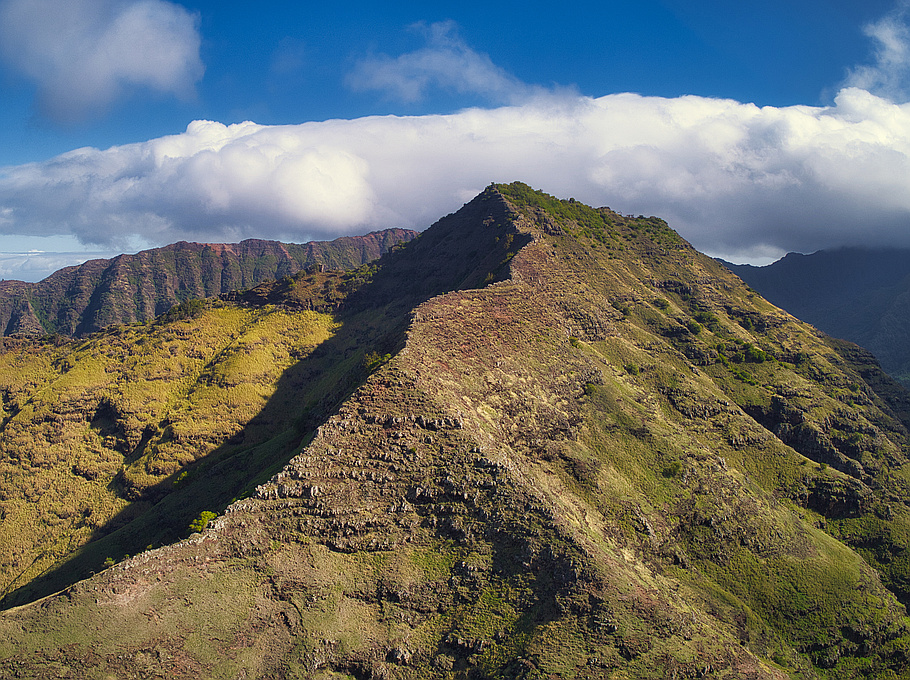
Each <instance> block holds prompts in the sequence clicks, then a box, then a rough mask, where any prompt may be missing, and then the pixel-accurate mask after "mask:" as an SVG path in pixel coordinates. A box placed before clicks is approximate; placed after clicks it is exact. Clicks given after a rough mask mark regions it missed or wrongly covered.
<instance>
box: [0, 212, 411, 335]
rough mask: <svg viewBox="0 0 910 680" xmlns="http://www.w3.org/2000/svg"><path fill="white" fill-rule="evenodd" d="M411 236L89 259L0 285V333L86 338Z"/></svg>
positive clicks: (348, 262) (403, 232) (393, 233)
mask: <svg viewBox="0 0 910 680" xmlns="http://www.w3.org/2000/svg"><path fill="white" fill-rule="evenodd" d="M414 236H416V232H413V231H410V230H407V229H387V230H385V231H378V232H373V233H371V234H367V235H366V236H345V237H342V238H339V239H336V240H334V241H331V242H311V243H305V244H302V245H300V244H293V243H279V242H277V241H263V240H257V239H250V240H247V241H243V242H241V243H233V244H208V243H187V242H180V243H175V244H172V245H169V246H165V247H164V248H155V249H154V250H144V251H142V252H139V253H136V254H135V255H120V256H118V257H116V258H114V259H112V260H92V261H90V262H86V263H85V264H82V265H79V266H75V267H67V268H65V269H61V270H60V271H58V272H55V273H54V274H52V275H51V276H49V277H48V278H46V279H44V280H43V281H41V282H39V283H34V284H29V283H24V282H22V281H2V282H0V329H4V332H3V335H25V336H40V335H45V334H51V333H60V334H62V335H66V336H75V337H79V336H84V335H87V334H89V333H93V332H95V331H99V330H101V329H102V328H104V327H106V326H109V325H112V324H124V323H132V322H134V321H147V320H149V319H153V318H155V317H156V316H158V315H159V314H163V313H164V312H166V311H168V310H169V309H170V308H171V307H173V306H174V305H175V304H177V303H178V302H181V301H183V300H187V299H190V298H201V297H211V296H214V295H220V294H222V293H227V292H229V291H233V290H240V289H244V288H250V287H252V286H255V285H256V284H258V283H262V282H263V281H271V280H274V279H278V278H281V277H283V276H290V275H292V274H296V273H297V272H299V271H301V270H302V269H305V268H307V267H312V266H321V267H323V268H325V269H332V270H341V269H353V268H354V267H359V266H360V265H362V264H364V263H366V262H369V261H371V260H375V259H376V258H377V257H379V256H380V255H382V254H383V253H385V252H387V251H388V250H389V248H391V247H392V246H394V245H395V244H396V243H402V242H407V241H409V240H411V239H412V238H414ZM36 309H37V310H40V313H39V314H38V315H36V313H35V310H36ZM39 319H43V322H42V321H41V320H39Z"/></svg>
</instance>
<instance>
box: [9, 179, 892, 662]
mask: <svg viewBox="0 0 910 680" xmlns="http://www.w3.org/2000/svg"><path fill="white" fill-rule="evenodd" d="M503 197H505V200H507V201H508V203H506V202H505V201H504V199H503ZM510 210H515V211H516V212H510ZM529 241H530V244H529V245H525V244H527V243H528V242H529ZM522 246H523V247H522ZM508 274H511V277H510V278H506V277H507V276H508ZM497 281H498V283H497ZM326 283H328V285H326ZM484 283H491V284H493V285H489V286H487V287H484V288H478V287H479V286H482V285H483V284H484ZM282 286H284V288H282ZM314 286H317V288H318V290H319V291H322V292H321V293H320V294H321V295H322V298H321V299H323V300H324V299H326V298H334V296H335V293H337V295H338V298H337V299H339V300H340V299H344V300H345V302H344V304H343V305H342V307H341V311H340V312H339V313H338V314H337V315H335V316H334V317H333V321H334V322H335V323H337V324H338V326H337V327H335V330H334V335H333V336H332V338H331V339H328V340H326V341H325V342H323V344H322V345H321V347H322V348H331V349H332V350H333V351H331V352H328V351H326V352H323V353H322V356H323V358H322V359H320V360H321V361H323V362H324V363H323V365H322V369H321V370H320V371H319V372H317V373H310V372H298V373H297V374H296V375H297V379H296V380H295V381H293V384H294V389H288V390H287V392H286V394H287V395H288V397H287V398H288V399H289V400H290V399H294V401H295V406H287V407H285V408H286V412H287V413H289V414H293V413H296V414H298V415H300V414H309V415H307V416H306V418H304V420H305V421H306V422H307V423H312V424H314V425H315V424H318V423H319V422H323V421H324V422H323V424H322V425H321V427H319V429H318V430H316V431H315V432H314V433H313V436H312V440H309V438H308V439H307V443H306V446H305V447H303V448H302V449H300V453H299V455H298V456H296V457H295V458H293V459H292V460H291V462H290V464H289V465H288V466H287V467H286V468H285V469H284V470H283V471H282V472H281V473H280V474H279V475H277V476H275V477H273V478H272V479H271V480H270V481H269V482H268V483H266V484H264V485H262V486H260V487H259V488H258V489H257V490H256V492H255V494H254V495H253V497H252V498H250V499H247V500H243V501H240V502H238V503H235V504H234V505H232V506H231V507H230V508H229V510H230V512H228V513H227V514H226V515H225V516H224V517H223V518H219V519H218V520H216V522H215V523H214V527H213V528H211V529H209V530H208V531H206V532H205V533H204V534H202V535H201V536H196V537H193V538H191V539H190V540H188V541H185V542H183V543H180V544H178V545H176V546H173V547H165V548H161V549H159V550H156V551H152V552H149V553H145V554H143V555H141V556H139V557H136V558H132V559H130V560H128V561H126V562H124V563H123V564H122V565H118V566H116V567H114V568H113V569H110V570H107V571H105V572H104V573H103V574H100V575H99V576H97V577H95V578H94V579H92V580H90V581H86V582H83V583H80V584H76V585H74V586H73V587H72V588H70V589H69V590H68V591H67V593H66V594H65V595H64V596H58V597H55V598H51V599H49V600H46V601H44V602H43V603H41V606H40V607H36V606H29V607H25V608H20V609H16V610H13V611H11V612H9V613H8V614H6V615H5V616H4V617H3V618H2V619H0V630H2V634H0V639H3V640H6V641H7V642H6V647H0V658H5V659H6V660H5V661H4V662H3V663H4V666H2V667H3V668H5V669H7V670H10V671H12V670H13V669H18V670H19V671H20V672H22V673H23V674H24V677H43V676H44V675H47V676H51V675H52V674H57V676H59V677H66V673H68V672H69V673H74V672H76V670H75V669H76V665H75V664H79V671H78V672H79V673H80V674H81V675H82V677H104V676H105V674H106V673H115V674H117V673H120V674H127V673H140V674H142V673H144V674H147V675H154V674H155V673H163V674H167V675H169V676H174V677H190V676H199V675H203V676H205V677H236V676H237V675H238V674H239V673H244V672H245V673H247V674H248V675H249V674H252V675H270V676H276V677H278V676H280V677H326V678H329V677H352V676H353V677H358V678H360V677H371V676H372V677H408V678H410V677H413V678H417V677H515V678H519V677H521V678H532V677H547V676H549V677H553V676H557V677H605V676H606V677H665V675H666V673H668V672H669V671H674V672H676V673H677V674H678V675H679V676H681V677H698V676H699V674H701V675H712V674H713V675H718V676H727V677H745V676H751V677H783V675H784V674H785V673H787V674H791V675H793V676H800V677H815V676H819V675H826V674H827V675H830V677H849V676H852V675H869V674H871V675H875V676H877V677H888V676H889V675H891V674H898V675H899V674H906V673H907V657H906V648H907V644H908V636H907V627H906V622H905V618H904V616H905V611H904V608H903V606H902V605H900V604H899V603H898V601H897V600H896V599H895V594H896V595H897V596H898V597H900V598H901V599H903V600H905V601H906V599H907V596H908V591H907V588H906V585H905V581H904V580H903V579H904V576H903V575H904V573H905V568H904V566H903V565H904V564H905V562H904V559H905V557H904V556H905V553H906V550H905V546H906V538H905V531H904V528H903V527H905V526H906V518H907V517H908V511H907V505H906V500H907V498H908V494H907V493H906V482H904V476H903V475H904V470H905V466H906V463H907V459H906V453H905V450H906V436H907V430H906V427H905V425H904V423H903V422H901V419H900V417H899V415H900V414H901V413H902V411H901V410H900V408H899V403H898V399H897V397H896V396H895V395H899V393H896V392H894V393H892V392H888V390H886V389H883V388H882V384H881V383H879V382H877V381H875V380H871V379H869V380H866V379H864V377H863V376H864V375H865V376H866V378H867V379H868V378H869V376H870V375H872V373H874V371H873V369H871V368H869V366H867V365H863V366H860V365H859V364H860V363H861V362H860V361H859V359H858V358H857V356H856V355H851V354H850V352H849V351H847V349H845V348H844V347H837V348H834V347H832V346H831V345H829V344H826V343H825V342H823V341H822V340H820V339H819V338H818V337H817V335H816V334H815V332H814V331H813V330H812V329H811V328H809V327H807V326H805V325H802V324H800V323H798V322H797V321H796V320H794V319H793V318H792V317H789V316H788V315H786V314H784V313H783V312H781V311H780V310H778V309H776V308H774V307H773V306H771V305H769V304H767V303H766V302H764V301H763V300H761V299H760V298H758V297H756V296H754V295H752V294H751V293H750V292H749V291H748V290H747V289H746V288H745V287H743V286H742V284H741V283H740V282H739V281H738V280H737V279H735V277H733V276H731V275H730V274H729V273H728V272H726V271H725V270H724V269H723V268H721V267H719V266H718V265H716V263H714V262H712V261H711V260H709V259H708V258H704V257H702V256H701V255H699V254H698V253H696V252H695V251H693V250H692V249H691V248H690V247H689V246H688V245H687V244H685V242H683V241H682V240H681V239H679V237H678V236H677V235H675V234H674V233H673V232H672V231H671V230H669V229H668V228H667V227H666V225H665V224H664V223H662V222H661V221H660V220H656V219H654V218H650V219H644V218H641V219H629V218H623V217H621V216H619V215H616V214H615V213H611V212H609V211H606V210H602V211H593V210H591V209H589V208H586V207H584V206H582V205H580V204H577V203H574V202H559V201H555V200H554V199H552V198H550V197H548V196H546V195H544V194H539V193H536V192H532V191H530V190H529V189H527V187H524V186H523V185H511V186H509V187H499V188H498V189H492V188H491V189H490V190H488V191H487V192H485V194H484V195H482V196H481V197H479V198H478V199H477V200H475V201H474V202H472V204H470V205H469V206H467V207H466V208H465V210H464V211H462V212H461V213H458V214H456V215H454V216H450V217H449V218H446V219H444V220H442V221H441V222H440V223H439V224H438V225H436V226H435V227H434V228H432V229H431V230H428V231H427V232H426V233H425V234H424V235H423V236H422V237H421V238H419V239H418V240H417V241H415V242H414V243H413V244H410V245H408V246H405V247H404V248H402V249H400V250H399V251H396V252H395V253H393V254H392V256H390V257H388V258H386V260H384V262H383V264H382V265H381V266H379V267H376V268H373V269H371V270H369V271H364V272H363V273H362V274H358V275H354V276H351V277H349V278H348V279H347V280H346V281H345V280H341V279H332V280H331V281H330V280H329V278H326V280H325V281H318V282H317V281H310V282H308V283H306V285H303V286H302V287H301V286H300V282H297V283H296V284H295V282H293V281H290V280H289V281H286V282H284V283H279V284H277V285H276V286H273V287H270V288H263V289H262V290H261V291H260V292H259V293H256V294H253V295H252V298H255V300H256V301H258V302H257V304H261V303H264V302H267V301H268V300H270V299H272V300H274V299H278V298H280V297H281V296H282V295H288V294H293V295H297V299H298V301H299V302H300V303H301V304H304V305H305V306H307V307H319V304H318V303H319V300H316V304H314V300H313V299H312V298H311V297H308V295H309V293H306V294H299V293H297V292H296V291H298V290H304V291H309V292H310V293H312V292H313V291H314V290H316V289H317V288H314ZM350 288H357V290H356V292H354V293H352V294H349V293H348V289H350ZM446 290H455V291H457V292H452V293H449V294H446V295H442V296H438V294H439V293H443V292H445V291H446ZM434 296H436V297H434ZM424 300H426V301H425V302H424ZM419 303H422V304H419ZM418 304H419V306H417V305H418ZM415 307H416V309H415ZM412 309H414V311H413V312H412ZM224 313H231V314H236V313H241V312H240V311H238V310H235V309H233V308H226V309H225V310H224ZM243 313H252V312H250V310H245V311H244V312H243ZM167 328H170V327H169V326H165V327H164V329H167ZM406 328H407V336H406V337H407V340H406V342H403V337H402V335H401V333H403V332H404V330H405V329H406ZM125 332H130V331H125ZM269 337H270V338H271V335H269ZM332 343H334V345H333V344H332ZM254 344H255V343H254ZM402 347H403V349H402V350H401V351H400V352H399V351H398V350H399V349H400V348H402ZM338 350H343V351H338ZM372 350H374V351H375V352H376V353H375V355H371V356H373V357H374V358H372V359H368V360H367V362H366V363H365V362H364V356H365V354H366V352H368V351H372ZM836 350H837V351H836ZM386 353H388V354H389V360H387V361H386V360H385V359H384V355H385V354H386ZM312 354H313V355H318V354H320V351H316V352H313V353H312ZM228 355H230V352H229V353H228ZM42 356H43V355H42ZM67 356H70V355H67ZM311 356H312V355H311ZM316 358H319V357H318V356H317V357H316ZM346 362H347V363H346ZM77 363H79V364H81V363H82V362H81V361H80V362H77ZM303 363H306V362H305V361H304V362H303ZM30 365H33V366H34V368H31V369H30V370H29V371H27V372H21V375H22V380H23V381H25V380H29V381H31V383H32V384H34V385H49V384H51V381H53V380H54V379H55V378H54V375H55V373H54V369H53V360H49V359H47V358H42V359H40V360H36V361H34V363H33V364H30ZM221 365H222V364H221V363H220V360H219V363H216V364H215V366H216V367H217V366H221ZM241 365H244V364H243V362H238V363H237V364H236V366H237V367H239V366H241ZM357 365H359V366H364V365H366V366H367V367H368V368H369V369H370V370H371V371H373V372H372V375H370V376H369V377H368V378H366V382H365V383H364V384H363V385H362V386H360V387H359V388H358V387H357V384H358V383H359V382H360V381H361V380H363V378H364V377H365V376H366V374H365V373H357V371H356V370H355V367H356V366H357ZM231 366H232V364H231V362H230V360H229V357H226V358H225V359H224V369H223V371H224V372H225V373H227V374H231V371H232V370H235V369H231ZM73 370H75V368H74V369H71V370H70V372H72V371H73ZM84 370H85V372H86V375H88V373H90V370H89V369H88V368H86V369H84ZM219 370H222V369H219ZM215 373H216V374H217V371H215ZM314 376H315V377H316V378H318V380H316V381H314V379H313V378H314ZM344 376H347V377H344ZM286 378H287V376H285V377H283V378H282V379H281V381H284V380H286ZM339 379H341V382H342V383H343V384H344V387H343V388H342V389H337V388H336V392H335V393H336V395H337V397H338V398H341V397H343V396H345V395H346V394H348V393H351V396H350V397H349V398H347V399H346V400H345V401H344V403H343V404H342V406H341V407H340V409H339V410H338V411H337V413H335V415H333V416H332V417H331V418H329V419H328V420H324V417H321V416H320V413H328V412H329V411H330V407H329V404H330V403H333V400H328V401H326V402H325V403H324V404H323V405H322V407H319V408H316V407H314V406H313V405H312V404H308V399H313V395H316V394H318V393H320V391H321V390H323V389H324V388H329V387H331V386H332V385H334V384H337V381H338V380H339ZM320 380H321V382H319V381H320ZM281 381H279V382H281ZM345 381H346V382H345ZM213 382H214V384H219V385H226V387H225V389H227V390H229V389H230V380H227V382H225V383H223V384H222V383H219V382H218V381H217V380H216V381H211V380H209V381H207V382H206V383H205V387H200V388H199V389H198V391H199V397H198V399H197V400H196V401H193V400H192V399H190V398H189V397H188V396H184V397H183V398H182V402H185V403H190V402H192V403H193V404H195V405H198V407H199V408H203V404H206V403H209V404H213V403H216V402H215V401H211V400H208V398H207V397H206V395H207V394H208V396H209V397H212V398H214V397H215V396H216V395H217V397H218V398H219V399H221V398H222V393H220V392H211V393H208V392H206V390H210V389H211V385H212V384H213ZM22 389H23V390H24V391H25V392H28V391H29V390H31V391H34V390H35V389H37V388H35V387H28V388H24V387H23V388H22ZM298 390H303V392H299V391H298ZM352 390H353V392H352ZM279 391H280V390H279ZM225 394H226V393H225ZM306 394H310V395H311V396H310V397H309V398H307V397H306V396H305V395H306ZM292 395H293V396H292ZM7 401H8V400H7ZM7 401H5V402H4V403H5V404H6V403H7ZM269 403H271V402H269ZM217 410H218V409H217V408H213V409H212V411H210V413H215V412H217ZM102 415H104V414H102ZM258 417H259V416H257V418H258ZM101 420H103V418H99V423H98V424H97V427H98V429H103V428H104V424H103V423H101V422H100V421H101ZM254 420H255V419H254ZM10 422H12V421H10ZM184 422H185V423H186V425H185V427H186V428H187V429H186V432H185V433H184V431H183V430H181V429H180V428H179V427H178V428H177V429H176V430H174V431H175V432H177V433H179V434H180V436H181V437H183V436H184V435H185V436H186V438H185V439H182V440H180V441H183V442H190V441H194V440H193V437H192V435H193V428H192V427H191V426H190V425H189V422H190V420H189V419H188V420H186V421H184ZM301 427H302V429H304V430H307V429H308V428H307V427H306V425H302V426H301ZM229 431H230V428H227V429H224V430H222V431H220V432H221V435H220V436H228V434H229ZM261 431H262V432H263V433H265V432H272V433H276V432H279V431H281V430H280V428H275V426H274V424H270V425H268V426H263V428H262V430H261ZM107 436H112V435H107ZM203 436H211V437H212V440H213V441H214V440H216V439H217V437H216V436H214V435H203ZM263 436H264V435H263ZM150 441H151V440H150ZM785 441H786V442H788V443H789V444H790V445H787V444H785V443H784V442H785ZM165 443H167V442H163V443H162V445H161V446H159V450H166V451H169V452H170V453H169V454H168V456H169V458H170V459H173V460H179V457H180V455H181V454H180V452H182V451H185V450H186V446H185V444H184V445H183V446H173V447H172V448H167V447H165V446H164V444H165ZM148 445H149V444H146V446H148ZM285 450H287V449H285ZM137 461H138V458H137ZM246 462H247V463H248V464H253V461H252V460H247V461H246ZM256 462H257V463H259V464H261V462H262V461H256ZM181 464H182V463H178V466H179V465H181ZM130 465H132V464H130ZM129 467H130V466H129V465H127V468H129ZM149 469H150V468H149V466H148V465H144V467H143V466H139V467H136V468H135V471H134V473H130V474H133V476H132V477H131V476H130V474H128V470H127V469H126V468H124V473H123V475H122V476H123V478H124V479H126V480H129V479H134V478H135V479H136V480H137V488H142V480H143V479H144V478H143V477H142V475H143V474H147V473H148V471H149ZM191 469H192V468H191ZM260 469H261V468H253V469H252V470H247V471H246V475H247V478H248V479H249V478H252V477H255V475H256V473H257V472H258V471H259V470H260ZM176 470H177V469H175V470H174V471H173V472H172V473H171V474H174V473H176V474H178V475H179V472H177V471H176ZM197 475H199V476H200V477H202V476H205V477H206V478H207V479H208V480H209V482H212V481H214V480H217V479H219V478H220V477H221V476H222V475H223V472H222V473H220V474H219V473H218V469H217V468H216V467H214V466H213V467H210V468H209V469H208V471H207V472H206V474H205V475H201V474H199V473H197ZM191 483H194V484H196V487H195V488H197V489H199V488H204V486H203V485H202V484H201V483H200V482H192V480H191ZM166 500H167V499H165V501H166ZM165 501H159V503H158V506H155V507H159V506H161V505H162V504H163V503H164V502H165ZM137 502H141V501H137ZM216 509H217V508H216ZM115 534H116V532H115ZM836 538H840V539H842V540H843V542H840V541H838V540H836ZM848 545H852V546H854V547H856V548H857V549H858V552H856V551H853V550H851V549H850V547H848ZM862 557H865V558H866V559H867V560H869V562H871V563H872V564H873V565H874V566H876V567H878V569H879V571H876V570H875V569H873V568H872V567H870V565H869V562H866V561H864V560H863V559H862ZM882 578H884V582H885V585H887V586H888V587H890V588H891V592H889V591H888V590H887V589H886V588H885V586H884V585H883V583H882ZM185 605H192V606H185ZM214 612H219V614H218V615H217V616H216V615H214ZM112 617H113V619H114V620H116V622H117V623H116V625H113V626H112V625H109V620H111V618H112ZM86 622H87V623H86ZM85 625H88V627H89V628H90V629H95V630H96V632H95V633H94V634H92V635H91V637H89V636H85V635H84V634H81V633H79V632H78V631H79V630H82V628H81V627H82V626H85ZM611 674H612V675H611Z"/></svg>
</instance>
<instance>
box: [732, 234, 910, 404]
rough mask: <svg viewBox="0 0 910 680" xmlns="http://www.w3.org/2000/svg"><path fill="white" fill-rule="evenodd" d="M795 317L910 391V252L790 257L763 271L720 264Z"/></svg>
mask: <svg viewBox="0 0 910 680" xmlns="http://www.w3.org/2000/svg"><path fill="white" fill-rule="evenodd" d="M723 264H724V265H725V266H726V267H727V268H728V269H730V270H731V271H732V272H733V273H735V274H736V275H738V276H739V277H740V278H741V279H742V280H743V281H745V282H746V283H747V284H748V285H749V286H750V287H752V288H753V289H754V290H755V291H756V292H758V293H759V294H761V295H762V297H764V298H765V299H767V300H768V301H770V302H773V303H774V304H775V305H777V306H778V307H781V308H783V309H786V310H787V311H788V312H790V313H791V314H793V315H794V316H796V317H798V318H800V319H802V320H803V321H808V322H809V323H811V324H812V325H814V326H816V327H817V328H819V329H820V330H822V331H824V332H825V333H828V334H829V335H832V336H834V337H837V338H844V339H846V340H850V341H852V342H855V343H857V344H858V345H861V346H863V347H865V348H866V349H868V350H869V351H870V352H872V353H873V354H874V355H875V356H876V358H878V360H879V362H880V363H881V365H882V368H884V369H885V371H887V372H888V373H889V374H890V375H891V376H892V377H894V378H896V379H897V380H900V381H901V382H902V383H903V384H904V385H907V386H910V250H872V249H862V248H844V249H838V250H822V251H819V252H817V253H813V254H811V255H801V254H799V253H790V254H789V255H787V256H786V257H784V258H782V259H780V260H778V261H777V262H774V263H773V264H770V265H767V266H765V267H755V266H752V265H735V264H731V263H729V262H724V263H723Z"/></svg>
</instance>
